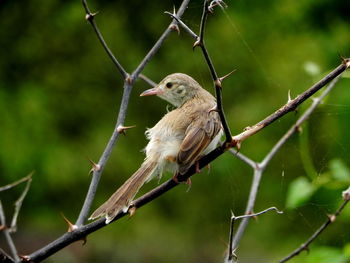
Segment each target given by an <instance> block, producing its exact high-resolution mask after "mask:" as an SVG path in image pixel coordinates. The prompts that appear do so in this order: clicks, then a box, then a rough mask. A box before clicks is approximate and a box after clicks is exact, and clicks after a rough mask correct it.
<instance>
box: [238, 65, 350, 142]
mask: <svg viewBox="0 0 350 263" xmlns="http://www.w3.org/2000/svg"><path fill="white" fill-rule="evenodd" d="M349 61H350V59H344V60H343V62H342V63H341V64H340V65H339V66H338V67H337V68H335V69H334V70H333V71H332V72H330V73H329V74H328V75H326V76H325V77H324V78H322V79H321V80H320V81H319V82H317V83H316V84H314V85H313V86H312V87H310V88H309V89H308V90H306V91H305V92H303V93H302V94H300V95H299V96H298V97H296V98H295V99H293V100H290V101H289V102H288V103H287V104H285V105H284V106H282V107H281V108H279V109H278V110H276V111H275V112H274V113H272V114H271V115H269V116H268V117H266V118H265V119H263V120H262V121H260V122H258V123H257V124H255V125H254V126H252V127H250V128H249V129H246V130H245V131H243V132H242V133H240V134H238V135H236V136H234V137H233V138H232V139H233V140H234V141H235V142H236V143H240V142H242V141H243V140H245V139H247V138H248V137H250V136H252V135H253V134H255V133H257V132H258V131H260V130H261V129H263V128H265V127H266V126H268V125H270V124H271V123H273V122H274V121H275V120H277V119H279V118H280V117H282V116H283V115H285V114H287V113H288V112H291V111H294V110H295V109H296V108H297V107H298V106H299V105H300V104H301V103H303V102H304V101H305V100H306V99H308V98H310V97H311V96H312V95H313V94H315V93H316V92H317V91H318V90H319V89H321V88H322V87H324V86H326V85H327V84H328V83H329V82H330V81H331V80H333V79H335V78H336V77H337V76H339V75H340V74H341V73H343V72H344V71H345V70H346V69H348V68H349V66H348V64H349V63H350V62H349Z"/></svg>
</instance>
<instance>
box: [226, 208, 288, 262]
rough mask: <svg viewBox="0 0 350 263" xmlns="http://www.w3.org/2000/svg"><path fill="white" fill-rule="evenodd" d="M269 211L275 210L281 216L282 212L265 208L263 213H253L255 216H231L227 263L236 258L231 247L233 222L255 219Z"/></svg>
mask: <svg viewBox="0 0 350 263" xmlns="http://www.w3.org/2000/svg"><path fill="white" fill-rule="evenodd" d="M271 210H275V211H276V212H277V213H278V214H283V212H282V211H279V210H278V209H277V208H276V207H270V208H267V209H265V210H263V211H260V212H258V213H255V214H248V215H242V216H235V215H234V214H233V212H231V213H232V215H231V224H230V243H229V247H228V250H229V253H228V260H229V262H230V261H232V260H233V259H234V258H237V257H236V255H235V254H234V250H233V246H232V243H233V230H234V224H235V221H236V220H239V219H244V218H251V217H256V216H259V215H261V214H264V213H266V212H268V211H271Z"/></svg>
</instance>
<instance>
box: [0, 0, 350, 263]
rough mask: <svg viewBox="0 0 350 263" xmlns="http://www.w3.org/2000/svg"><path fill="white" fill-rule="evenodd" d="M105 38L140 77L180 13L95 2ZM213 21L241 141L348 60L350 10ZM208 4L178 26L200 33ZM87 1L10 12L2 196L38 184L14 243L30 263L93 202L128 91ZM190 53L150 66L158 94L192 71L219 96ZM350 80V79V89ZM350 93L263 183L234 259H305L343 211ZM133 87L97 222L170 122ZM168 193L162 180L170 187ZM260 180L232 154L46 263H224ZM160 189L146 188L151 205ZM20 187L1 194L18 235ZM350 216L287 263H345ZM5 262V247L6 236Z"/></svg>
mask: <svg viewBox="0 0 350 263" xmlns="http://www.w3.org/2000/svg"><path fill="white" fill-rule="evenodd" d="M89 4H90V7H91V9H92V10H93V11H99V14H98V16H97V17H96V22H97V23H98V25H99V27H100V30H101V32H102V33H103V35H104V37H105V39H106V41H107V43H108V44H109V46H110V48H111V49H112V50H113V52H114V53H115V55H116V57H117V58H118V59H119V61H120V62H121V63H122V65H123V66H124V67H125V68H126V69H127V70H128V71H129V72H131V71H132V70H134V68H135V67H136V66H137V65H138V63H139V62H140V61H141V59H142V58H143V56H144V55H145V54H146V52H147V51H148V50H149V49H150V48H151V47H152V45H153V44H154V42H155V41H156V40H157V39H158V37H159V36H160V34H161V33H162V32H163V30H164V29H165V28H166V27H167V26H168V24H169V21H170V20H169V17H168V16H167V15H165V14H164V13H163V12H164V11H171V10H172V9H173V5H175V6H176V7H178V6H179V4H180V1H168V0H167V1H164V0H158V1H147V2H141V1H136V0H130V1H106V0H104V1H102V0H100V1H89ZM227 4H228V6H229V7H228V8H227V9H226V10H225V11H224V12H222V11H221V10H220V9H216V11H215V14H214V15H212V16H210V17H209V20H208V25H207V30H206V43H207V47H208V49H209V52H210V54H211V55H212V58H213V61H214V64H215V66H216V69H217V71H218V73H219V75H224V74H226V73H228V72H230V71H231V70H233V69H237V71H236V72H235V73H234V74H233V76H231V77H230V78H229V79H228V80H225V82H224V83H223V85H224V87H223V93H224V107H225V111H226V115H227V119H228V121H229V124H230V127H231V129H232V132H233V133H234V134H237V133H239V132H241V131H242V130H243V128H244V127H246V126H250V125H253V124H255V123H256V122H258V121H260V120H261V119H262V118H264V117H265V116H267V115H269V114H270V113H272V112H273V111H274V110H276V109H277V108H279V107H280V106H281V105H283V104H284V103H286V102H287V99H288V91H290V93H291V96H292V97H295V96H297V95H298V94H300V93H302V92H303V91H304V90H305V89H306V88H308V87H309V86H311V85H312V84H313V83H314V82H315V81H317V80H318V79H320V78H321V77H322V76H323V75H324V74H326V73H327V72H329V71H330V70H331V69H333V68H335V67H336V66H337V65H338V64H340V59H339V55H343V56H350V30H349V28H350V21H349V17H348V14H349V12H350V3H349V1H344V0H300V1H294V0H283V1H276V0H268V1H259V0H247V1H242V0H237V1H227ZM201 10H202V1H192V2H191V3H190V5H189V7H188V9H187V10H186V13H185V15H184V18H183V21H184V22H185V23H186V24H187V25H189V26H190V27H191V28H192V29H193V30H194V31H195V32H198V27H199V20H200V13H201ZM84 16H85V13H84V10H83V7H82V5H81V2H80V1H58V0H46V1H44V0H32V1H15V0H14V1H6V0H5V1H1V2H0V17H1V22H0V34H1V37H0V47H1V57H0V112H1V118H0V176H1V177H0V178H1V180H0V185H5V184H7V183H10V182H13V181H15V180H17V179H19V178H21V177H23V176H25V175H27V174H29V173H30V172H31V171H35V174H34V176H33V183H32V186H31V189H30V191H29V194H28V196H27V198H26V199H25V202H24V205H23V208H22V211H21V213H20V217H19V223H18V232H17V233H16V234H15V235H14V239H15V242H16V244H17V246H18V249H19V252H20V253H21V254H28V253H31V252H33V251H34V250H36V249H38V248H40V247H42V246H43V245H45V244H47V243H48V242H50V241H52V240H54V239H55V238H57V237H58V236H59V235H61V234H62V233H63V232H64V231H66V225H65V223H64V221H63V219H62V217H61V215H60V212H62V213H63V214H64V215H65V216H66V217H67V218H69V219H70V220H71V221H73V222H74V221H75V219H76V218H77V216H78V213H79V209H80V208H81V206H82V203H83V200H84V197H85V193H86V191H87V188H88V185H89V180H90V176H89V174H88V171H89V170H90V164H89V161H88V158H91V159H92V160H95V161H97V160H98V159H99V156H100V155H101V153H102V151H103V149H104V147H105V146H106V144H107V142H108V139H109V137H110V135H111V133H112V131H113V128H114V125H115V121H116V117H117V111H118V108H119V103H120V99H121V94H122V83H123V81H122V79H121V77H120V75H119V74H118V72H117V70H116V69H115V67H114V66H113V64H112V63H111V61H110V60H109V58H108V57H107V55H106V54H105V52H104V50H103V49H102V47H101V45H100V44H99V42H98V40H97V38H96V36H95V34H94V32H93V30H92V28H91V26H90V25H89V24H88V23H87V21H85V19H84ZM192 44H193V40H192V39H191V38H190V37H189V36H188V35H187V34H186V33H185V32H181V34H180V35H177V34H176V33H173V34H172V35H171V36H170V37H169V38H168V39H167V40H166V42H165V43H164V45H163V46H162V48H161V49H160V51H159V52H158V53H157V55H156V56H155V57H154V58H153V59H152V61H151V62H150V63H149V64H148V65H147V67H146V68H145V70H144V72H143V73H144V74H145V75H147V76H148V77H150V78H151V79H153V80H154V81H156V82H157V81H159V80H161V79H162V78H163V77H164V76H165V75H167V74H170V73H173V72H184V73H187V74H189V75H191V76H193V77H194V78H195V79H197V80H198V82H199V83H201V84H202V85H203V86H204V87H206V88H207V89H208V90H210V91H213V88H212V82H211V79H210V74H209V72H208V69H207V66H206V64H205V63H204V60H203V57H202V54H201V52H200V50H199V49H198V50H195V51H194V52H193V51H192ZM348 76H349V74H348ZM349 85H350V79H349V78H346V77H345V78H342V79H341V80H340V81H339V83H338V84H337V87H336V88H335V89H334V91H333V92H332V93H331V94H330V95H329V96H328V97H327V99H326V100H325V102H324V103H323V104H322V105H321V106H320V107H319V108H318V109H317V110H316V112H315V113H314V114H313V115H312V117H311V119H310V121H309V122H308V123H307V124H306V125H304V126H303V131H302V132H301V133H300V134H298V135H294V136H293V137H292V138H291V139H290V140H289V141H288V143H287V144H286V145H284V147H283V148H282V149H281V151H280V152H279V153H278V154H277V155H276V157H275V158H274V159H273V160H272V162H271V163H270V165H269V166H268V168H267V170H266V172H265V173H264V176H263V180H262V183H261V187H260V191H259V195H258V197H257V203H256V211H260V210H263V209H265V208H267V207H270V206H276V207H278V208H279V209H282V210H283V211H284V214H283V215H277V214H275V213H273V212H270V213H267V214H265V215H262V216H260V217H259V218H258V219H257V220H252V221H251V224H250V225H249V227H248V229H247V232H246V233H245V235H244V238H243V239H242V242H241V244H240V246H239V249H238V250H237V255H238V256H239V259H240V262H245V263H247V262H262V263H264V262H276V261H277V260H278V259H281V258H282V257H283V256H285V255H286V254H288V253H289V252H290V251H291V250H293V249H294V248H296V247H297V246H299V245H300V244H301V243H302V242H303V241H304V240H305V239H306V238H308V237H309V236H310V235H311V234H312V233H313V232H314V231H315V230H316V229H317V228H318V227H319V226H320V224H321V223H322V222H323V221H324V220H325V219H326V215H327V214H330V213H332V212H334V211H335V209H336V207H338V205H339V204H340V203H341V191H343V190H344V189H345V188H347V187H348V186H349V184H350V158H349V157H350V150H349V149H350V133H349V132H348V131H349V130H350V122H349V119H350V91H349ZM146 88H149V87H148V86H147V84H146V83H144V82H143V81H137V83H136V85H135V87H134V89H133V93H132V98H131V101H130V107H129V109H128V114H127V118H126V123H125V125H136V126H137V127H136V128H134V129H132V130H130V131H128V133H127V135H126V136H121V137H120V139H119V141H118V143H117V145H116V147H115V149H114V151H113V155H112V156H111V158H110V160H109V162H108V165H107V167H106V169H105V171H104V173H103V177H102V179H101V183H100V186H99V189H98V193H97V196H96V200H95V202H94V208H96V207H97V206H98V205H99V204H100V203H102V202H103V201H104V200H106V198H108V196H109V195H110V194H111V193H112V192H113V191H114V190H115V189H116V188H117V187H118V186H119V185H120V184H122V182H123V181H124V180H126V178H128V176H130V175H131V174H132V173H133V172H134V171H135V170H136V169H137V168H138V166H139V164H140V163H141V162H142V160H143V157H144V155H143V153H142V152H141V150H142V149H143V147H144V146H145V145H146V143H147V141H146V139H145V137H144V131H145V129H146V127H152V126H153V125H154V124H155V123H156V122H157V120H159V119H160V118H161V116H162V115H163V114H164V113H165V112H166V103H165V102H163V101H161V100H160V99H158V98H154V97H153V98H140V97H139V96H138V95H139V94H140V93H141V92H142V91H143V90H145V89H146ZM310 103H311V102H310V101H307V102H306V103H304V104H303V105H302V106H301V107H300V108H299V109H298V111H297V112H296V113H290V114H288V115H287V116H285V117H284V118H283V119H281V120H279V121H277V122H276V123H274V124H273V125H271V126H269V127H268V128H266V129H265V130H263V131H262V132H260V133H259V134H257V135H255V136H253V137H251V138H249V139H248V140H247V141H245V142H244V143H243V145H242V149H241V152H242V153H244V154H246V155H248V156H249V157H251V158H253V159H254V160H257V161H260V160H262V158H263V157H264V156H265V155H266V153H267V152H268V151H269V150H270V149H271V147H272V146H273V145H274V144H275V143H276V142H277V140H278V139H279V138H280V137H281V136H282V135H283V134H284V132H285V131H286V130H287V129H288V128H289V126H290V125H291V124H293V123H294V122H295V121H296V119H297V118H298V117H299V116H300V114H301V113H302V112H303V110H304V109H305V108H306V107H307V106H308V105H310ZM166 178H169V175H165V176H164V178H163V180H165V179H166ZM251 178H252V171H251V169H250V168H249V167H248V166H247V165H245V164H244V163H242V162H241V161H239V160H237V159H236V158H234V157H233V156H231V155H229V154H225V155H223V156H221V157H220V158H219V159H218V160H216V161H215V162H214V163H213V164H212V166H211V171H210V173H208V172H207V170H203V172H202V173H201V174H199V175H195V176H194V177H193V179H192V183H193V185H192V188H191V190H190V191H189V192H186V190H187V186H185V185H182V186H179V187H177V189H174V190H173V191H171V192H169V193H167V194H166V195H164V196H162V197H161V198H159V199H158V200H156V201H154V202H152V203H151V204H149V205H147V206H146V207H144V208H142V209H140V210H139V211H137V214H136V215H135V216H134V217H132V218H131V219H126V218H125V219H123V220H120V221H118V222H117V223H114V224H111V225H110V226H108V227H105V228H104V229H101V230H100V231H98V232H96V233H93V234H92V235H90V236H89V237H88V242H87V244H86V245H84V246H82V245H81V243H79V242H78V243H75V244H73V245H71V246H69V247H68V248H66V249H63V250H62V251H60V252H59V253H57V254H55V255H54V256H52V257H51V258H50V259H48V260H47V261H46V262H208V263H209V262H222V261H223V258H224V254H225V250H226V246H227V243H228V231H229V217H230V213H231V212H230V211H231V210H232V211H233V212H234V213H235V214H236V215H239V214H243V213H244V207H245V204H246V200H247V196H248V193H249V187H250V183H251ZM156 185H157V182H156V181H152V182H150V183H148V184H147V185H146V186H145V187H144V188H143V190H142V192H144V191H147V190H149V189H151V188H153V187H155V186H156ZM22 190H23V186H18V187H17V188H15V189H13V190H11V191H7V192H2V193H0V198H1V200H2V202H3V203H4V206H5V209H6V212H7V216H8V220H9V219H10V215H11V213H12V211H13V202H14V200H15V199H16V198H17V197H18V195H19V194H20V193H21V191H22ZM349 229H350V207H347V208H346V209H345V210H344V212H343V214H342V215H341V216H340V217H339V218H338V219H337V221H336V223H335V224H334V225H332V226H330V227H329V229H327V231H326V232H325V233H324V234H323V235H322V236H321V237H320V238H319V239H317V241H316V242H315V243H313V245H312V246H311V247H310V249H311V252H310V254H309V255H307V253H305V252H303V253H302V254H301V255H300V256H298V257H297V258H296V259H295V260H292V261H291V262H309V263H313V262H336V263H338V262H339V263H343V262H350V232H349ZM0 246H1V248H4V249H5V250H7V246H6V244H5V243H4V240H3V239H2V237H1V243H0Z"/></svg>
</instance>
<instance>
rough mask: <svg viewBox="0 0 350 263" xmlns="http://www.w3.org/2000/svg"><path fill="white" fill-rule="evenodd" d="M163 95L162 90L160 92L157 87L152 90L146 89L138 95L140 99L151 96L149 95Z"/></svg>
mask: <svg viewBox="0 0 350 263" xmlns="http://www.w3.org/2000/svg"><path fill="white" fill-rule="evenodd" d="M162 93H163V90H161V89H160V88H159V87H158V86H157V87H155V88H153V89H148V90H145V91H144V92H142V93H141V94H140V96H141V97H143V96H151V95H159V94H162Z"/></svg>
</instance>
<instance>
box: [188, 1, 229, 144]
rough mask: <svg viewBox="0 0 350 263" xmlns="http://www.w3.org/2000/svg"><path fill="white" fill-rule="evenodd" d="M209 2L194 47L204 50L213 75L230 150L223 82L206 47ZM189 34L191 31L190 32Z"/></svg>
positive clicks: (204, 6) (219, 112)
mask: <svg viewBox="0 0 350 263" xmlns="http://www.w3.org/2000/svg"><path fill="white" fill-rule="evenodd" d="M208 8H209V1H208V0H204V5H203V12H202V18H201V23H200V28H199V37H198V38H197V40H196V42H195V43H194V45H193V47H196V46H199V47H200V48H201V50H202V53H203V56H204V59H205V61H206V63H207V65H208V67H209V71H210V74H211V77H212V79H213V81H214V86H215V94H216V103H217V112H218V114H219V116H220V120H221V124H222V127H223V130H224V133H225V137H226V144H227V145H225V148H229V147H230V146H231V142H232V135H231V131H230V128H229V126H228V124H227V120H226V117H225V112H224V108H223V105H222V86H221V80H220V78H219V77H218V75H217V73H216V70H215V67H214V64H213V62H212V60H211V58H210V55H209V52H208V50H207V48H206V46H205V43H204V31H205V24H206V21H207V17H208V14H209V12H210V11H209V9H208ZM188 32H189V31H188Z"/></svg>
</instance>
